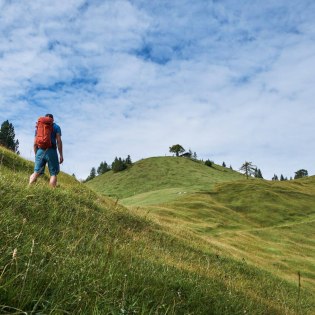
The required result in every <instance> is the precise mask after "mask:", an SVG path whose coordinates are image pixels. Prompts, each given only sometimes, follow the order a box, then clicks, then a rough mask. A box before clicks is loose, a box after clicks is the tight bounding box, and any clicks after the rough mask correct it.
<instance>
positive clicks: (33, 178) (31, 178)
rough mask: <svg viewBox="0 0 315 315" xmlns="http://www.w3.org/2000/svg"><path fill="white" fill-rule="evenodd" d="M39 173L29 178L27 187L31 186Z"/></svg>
mask: <svg viewBox="0 0 315 315" xmlns="http://www.w3.org/2000/svg"><path fill="white" fill-rule="evenodd" d="M39 175H40V174H39V173H33V174H32V175H31V176H30V181H29V185H32V184H34V183H35V182H36V180H37V178H38V177H39Z"/></svg>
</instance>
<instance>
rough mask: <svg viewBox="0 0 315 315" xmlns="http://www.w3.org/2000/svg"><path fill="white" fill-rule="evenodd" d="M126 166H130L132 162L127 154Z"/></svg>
mask: <svg viewBox="0 0 315 315" xmlns="http://www.w3.org/2000/svg"><path fill="white" fill-rule="evenodd" d="M125 162H126V164H128V165H131V164H132V161H131V157H130V155H129V154H128V156H127V158H126V161H125Z"/></svg>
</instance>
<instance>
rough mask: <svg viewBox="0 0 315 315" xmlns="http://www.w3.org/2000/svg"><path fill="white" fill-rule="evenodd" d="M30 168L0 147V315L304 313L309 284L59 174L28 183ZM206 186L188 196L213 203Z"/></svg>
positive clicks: (309, 305) (309, 301) (310, 296)
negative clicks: (55, 183)
mask: <svg viewBox="0 0 315 315" xmlns="http://www.w3.org/2000/svg"><path fill="white" fill-rule="evenodd" d="M32 168H33V165H32V163H31V162H28V161H25V160H23V159H21V158H20V157H18V156H17V155H15V154H13V153H12V152H9V151H7V150H5V149H3V148H1V147H0V314H9V313H12V314H312V313H313V310H314V307H315V303H314V300H315V299H314V293H313V292H312V290H310V289H309V288H307V287H304V285H303V286H302V287H301V289H300V290H299V288H298V286H297V283H296V281H290V280H286V279H284V278H283V277H281V276H279V275H277V274H276V273H274V272H269V271H266V270H265V269H264V268H259V267H257V266H255V265H253V264H252V263H250V262H248V261H247V260H242V259H239V258H238V257H234V256H233V255H230V254H225V253H224V252H223V250H222V248H221V247H220V246H218V244H214V243H213V244H211V243H209V240H208V239H207V237H208V236H211V233H213V232H211V233H210V234H207V233H208V232H207V233H202V234H200V232H198V231H197V232H196V231H194V229H193V228H191V229H186V230H185V229H182V228H181V227H180V226H179V227H178V228H176V227H174V225H173V224H164V222H159V220H158V217H157V216H155V215H154V216H153V213H152V218H151V215H150V214H147V213H143V212H142V211H140V209H139V210H137V209H135V208H133V207H131V208H126V207H124V206H123V205H120V204H119V203H116V201H115V200H112V199H110V198H108V197H105V196H101V195H99V194H97V193H95V192H93V191H91V190H90V189H89V188H87V187H86V185H83V184H80V183H79V182H77V181H76V180H75V179H74V178H72V177H71V176H68V175H66V174H60V176H59V183H60V186H59V187H58V188H57V189H50V188H49V187H48V183H47V180H48V178H47V177H46V178H45V177H44V178H42V179H41V180H40V181H39V182H38V183H37V184H36V185H34V186H32V187H28V186H27V182H28V176H29V174H30V173H31V172H32ZM120 175H123V173H121V174H120ZM233 176H234V175H233ZM230 183H231V182H230ZM311 184H312V183H311ZM198 185H199V184H198V183H196V185H195V186H194V187H193V189H192V190H196V188H197V187H198ZM302 185H308V183H304V182H303V183H302ZM187 187H188V185H187ZM180 188H181V187H180ZM164 189H171V188H170V187H166V186H165V187H164ZM215 189H219V190H220V189H223V190H224V186H222V187H221V186H220V187H217V188H215ZM301 189H302V191H304V188H303V187H302V188H301ZM130 191H131V190H130ZM139 191H140V188H139ZM211 191H212V193H211V192H210V193H209V191H208V192H207V191H203V192H201V193H200V192H199V193H196V192H192V193H191V196H194V195H196V196H197V195H198V196H199V195H200V196H201V197H205V198H211V199H212V200H213V202H214V203H218V204H220V205H221V200H219V199H220V198H221V197H220V196H222V195H221V193H219V191H217V190H211ZM216 193H217V194H216ZM225 193H226V194H228V192H225ZM211 194H212V195H211ZM126 196H128V194H126ZM129 196H130V195H129ZM180 196H181V197H183V198H188V197H189V196H188V194H183V196H182V195H180ZM198 198H199V197H198ZM183 201H184V199H172V200H171V201H170V203H169V204H168V205H169V207H170V209H172V210H173V211H177V210H179V208H180V207H179V206H178V207H177V206H176V207H175V208H171V204H172V203H177V202H183ZM229 202H230V207H231V208H232V207H234V205H233V200H230V201H229ZM207 204H208V201H207V200H206V201H205V205H207ZM184 205H186V203H184ZM153 206H154V207H155V206H159V205H157V204H156V203H154V205H153ZM188 206H189V205H188ZM236 206H238V205H236ZM222 207H225V206H222ZM209 208H210V207H209ZM146 209H147V208H146ZM193 209H194V207H192V210H193ZM196 209H199V206H198V207H197V206H196ZM229 211H235V212H236V211H239V212H240V215H241V210H233V209H232V210H229ZM163 218H165V220H166V216H163ZM169 219H170V220H171V221H172V220H173V217H172V215H170V216H169ZM306 219H307V217H305V218H303V220H306ZM248 220H254V219H253V218H248ZM183 222H186V221H185V220H184V221H183ZM257 222H258V221H257ZM187 223H188V221H187ZM242 224H244V223H242ZM284 224H285V223H284ZM257 225H258V223H257ZM198 233H199V234H198ZM201 235H203V237H204V238H203V237H201ZM309 247H310V248H313V245H312V243H310V244H309ZM310 259H311V258H310ZM302 279H303V278H302Z"/></svg>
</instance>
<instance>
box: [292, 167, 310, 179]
mask: <svg viewBox="0 0 315 315" xmlns="http://www.w3.org/2000/svg"><path fill="white" fill-rule="evenodd" d="M307 176H308V172H307V170H304V169H301V170H298V171H296V172H295V176H294V179H298V178H302V177H307Z"/></svg>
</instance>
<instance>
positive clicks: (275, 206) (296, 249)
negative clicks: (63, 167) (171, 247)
mask: <svg viewBox="0 0 315 315" xmlns="http://www.w3.org/2000/svg"><path fill="white" fill-rule="evenodd" d="M163 161H165V164H164V162H163ZM151 164H152V166H150V165H151ZM176 164H177V165H178V166H180V167H178V168H177V166H176ZM164 168H165V169H164ZM150 170H153V173H154V175H152V174H151V172H150ZM170 170H172V175H171V177H172V179H171V180H170V178H168V179H167V180H165V182H166V183H167V184H166V183H164V181H163V175H162V174H169V173H170ZM159 172H160V174H161V175H160V176H159V175H158V173H159ZM135 173H137V174H136V175H135V178H134V180H133V174H135ZM141 178H146V180H145V181H142V179H141ZM119 183H121V185H120V187H119V186H118V185H119ZM132 183H133V185H132ZM189 184H191V186H189ZM88 185H90V187H92V188H93V189H95V190H97V191H100V192H103V193H104V192H105V193H111V192H113V191H116V194H117V196H118V197H120V198H122V199H121V200H120V201H119V202H120V203H122V204H124V205H126V206H128V207H129V208H130V209H131V210H132V211H133V212H134V213H139V214H141V213H142V214H144V213H145V216H146V217H147V218H150V219H151V220H153V221H154V222H157V223H159V224H162V225H163V226H169V227H170V228H171V229H173V230H181V231H186V232H188V231H189V232H191V233H193V234H194V235H195V236H196V237H199V238H200V239H201V240H202V241H206V242H207V243H208V245H209V246H211V247H215V248H216V250H217V252H218V253H220V254H223V255H226V256H228V257H233V258H235V259H238V260H239V261H246V262H247V263H248V264H250V265H252V266H255V267H259V268H261V269H263V270H266V271H268V272H271V273H272V274H274V275H277V276H279V277H281V279H282V280H285V281H290V282H292V283H297V281H298V277H299V276H298V275H299V274H300V276H301V279H302V285H303V287H305V288H307V290H309V291H310V292H312V294H315V241H314V228H315V177H314V176H312V177H309V178H305V179H300V180H294V181H284V182H270V181H265V180H258V179H249V180H246V179H244V177H243V176H242V175H240V174H238V173H236V172H233V171H231V170H229V169H224V168H222V167H220V166H215V168H208V167H206V166H204V165H201V164H197V163H195V162H193V161H190V160H187V159H180V158H178V159H176V158H153V159H147V160H144V161H141V162H140V163H136V164H135V165H134V166H133V167H132V168H131V169H129V170H127V171H124V172H121V173H118V174H113V173H111V172H109V173H106V174H105V175H102V176H99V177H97V178H96V179H94V180H93V181H91V183H89V184H88ZM126 187H133V188H134V190H135V191H136V192H139V193H138V194H134V195H132V194H131V191H130V190H128V189H126ZM150 188H153V190H152V191H148V190H149V189H150ZM314 313H315V310H314Z"/></svg>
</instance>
